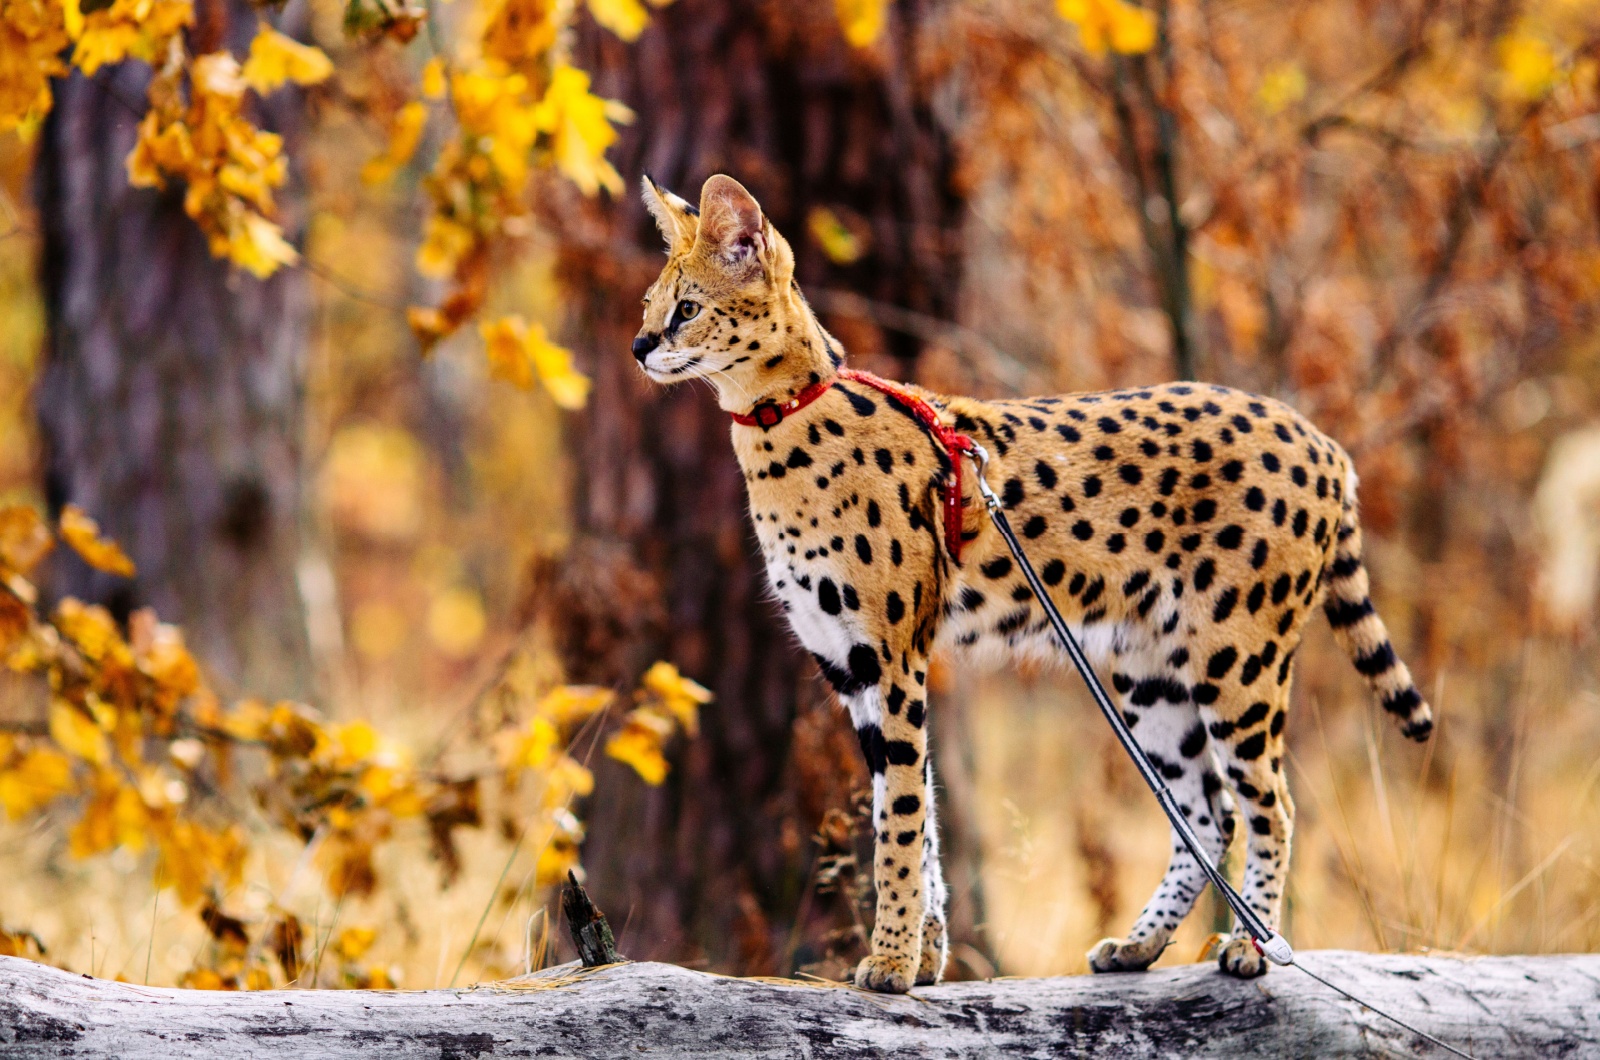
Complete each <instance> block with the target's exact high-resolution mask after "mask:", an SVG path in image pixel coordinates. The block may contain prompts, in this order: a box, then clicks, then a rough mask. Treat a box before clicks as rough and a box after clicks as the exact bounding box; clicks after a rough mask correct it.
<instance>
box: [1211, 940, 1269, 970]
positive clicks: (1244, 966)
mask: <svg viewBox="0 0 1600 1060" xmlns="http://www.w3.org/2000/svg"><path fill="white" fill-rule="evenodd" d="M1217 967H1218V968H1221V969H1222V970H1223V971H1224V972H1226V973H1228V974H1229V975H1232V976H1237V977H1238V978H1240V979H1254V978H1255V977H1256V976H1258V975H1266V974H1267V959H1266V957H1264V956H1262V954H1261V951H1260V950H1258V949H1256V943H1255V940H1254V939H1252V938H1251V937H1250V936H1249V935H1235V936H1234V937H1233V938H1231V939H1229V940H1228V941H1227V942H1224V943H1223V944H1222V949H1221V951H1219V952H1218V953H1217Z"/></svg>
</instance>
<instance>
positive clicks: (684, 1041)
mask: <svg viewBox="0 0 1600 1060" xmlns="http://www.w3.org/2000/svg"><path fill="white" fill-rule="evenodd" d="M1301 956H1302V957H1303V958H1304V960H1305V961H1306V964H1307V965H1308V966H1309V967H1312V968H1314V969H1315V970H1316V971H1317V972H1318V973H1320V974H1322V975H1325V976H1326V977H1328V978H1329V979H1330V980H1332V981H1334V982H1336V983H1338V984H1339V985H1340V986H1342V987H1344V988H1346V989H1348V990H1350V991H1352V992H1354V993H1356V994H1358V995H1361V996H1363V997H1365V998H1366V999H1368V1000H1370V1001H1371V1002H1373V1003H1374V1004H1377V1005H1381V1006H1383V1007H1384V1008H1386V1009H1387V1010H1388V1011H1390V1012H1392V1013H1394V1014H1395V1015H1397V1016H1400V1017H1401V1018H1402V1019H1405V1020H1407V1021H1408V1022H1410V1023H1412V1024H1413V1025H1415V1026H1417V1027H1418V1028H1420V1029H1422V1030H1425V1031H1427V1032H1429V1033H1431V1034H1434V1035H1437V1036H1438V1037H1439V1038H1441V1039H1443V1040H1444V1041H1447V1042H1449V1043H1450V1044H1451V1045H1454V1046H1456V1047H1457V1048H1460V1049H1463V1050H1465V1051H1466V1052H1468V1053H1471V1054H1473V1055H1474V1056H1477V1057H1483V1058H1488V1057H1494V1058H1496V1060H1508V1058H1516V1057H1530V1058H1531V1057H1539V1058H1541V1060H1549V1058H1552V1057H1580V1056H1585V1057H1592V1056H1600V955H1595V956H1568V957H1484V958H1479V959H1458V958H1452V957H1437V956H1428V957H1415V956H1394V955H1380V954H1366V953H1346V952H1340V951H1321V952H1309V953H1305V954H1302V955H1301ZM0 1055H3V1056H4V1057H6V1058H8V1060H43V1058H46V1057H51V1058H54V1057H77V1058H83V1057H118V1058H121V1060H147V1058H150V1060H180V1058H186V1057H197V1058H205V1060H219V1058H232V1057H278V1056H295V1057H327V1058H345V1057H348V1058H351V1060H358V1058H359V1060H368V1058H372V1057H384V1058H386V1060H388V1058H395V1060H399V1058H409V1057H417V1058H423V1057H426V1058H427V1060H441V1058H445V1060H471V1058H475V1057H497V1058H498V1057H519V1056H556V1057H569V1056H570V1057H583V1058H591V1057H609V1056H618V1057H620V1056H629V1057H636V1056H640V1055H648V1056H656V1057H696V1058H703V1057H819V1058H820V1057H900V1056H918V1057H1066V1056H1089V1055H1093V1056H1114V1057H1173V1056H1195V1057H1238V1056H1271V1057H1379V1056H1435V1055H1444V1054H1442V1053H1441V1052H1440V1051H1439V1050H1437V1049H1436V1048H1435V1047H1433V1046H1430V1045H1428V1044H1427V1043H1425V1042H1424V1041H1423V1040H1422V1039H1420V1038H1417V1037H1415V1036H1414V1035H1411V1034H1408V1033H1407V1032H1405V1031H1403V1030H1401V1029H1400V1028H1398V1027H1396V1026H1395V1025H1394V1024H1392V1023H1389V1022H1387V1021H1385V1020H1384V1019H1382V1018H1381V1017H1379V1016H1377V1015H1376V1014H1374V1013H1373V1012H1371V1011H1369V1010H1367V1009H1364V1008H1362V1007H1361V1006H1359V1005H1356V1004H1353V1003H1351V1002H1348V1001H1346V1000H1345V999H1343V998H1341V997H1339V996H1338V995H1337V994H1335V993H1333V992H1332V991H1330V990H1328V989H1327V988H1326V987H1324V986H1322V985H1320V984H1318V983H1317V982H1315V981H1313V980H1312V979H1311V978H1310V977H1309V976H1306V975H1303V974H1301V973H1300V972H1298V971H1296V970H1295V969H1293V968H1280V969H1274V970H1273V972H1272V974H1271V975H1268V976H1266V977H1265V978H1262V979H1257V980H1253V981H1250V982H1241V981H1239V980H1235V979H1230V978H1227V977H1225V976H1223V975H1221V974H1219V973H1218V972H1217V971H1216V969H1215V966H1213V965H1210V964H1205V965H1187V966H1180V967H1175V968H1164V969H1159V970H1156V971H1152V972H1147V973H1144V974H1129V975H1100V976H1073V977H1066V978H1058V979H998V980H992V981H988V982H975V983H950V984H947V985H943V986H936V987H927V988H921V989H918V990H916V991H914V992H913V994H912V995H910V996H905V997H890V996H886V995H882V994H870V993H866V992H864V991H859V990H855V989H853V988H849V987H844V986H830V985H824V984H806V983H800V982H795V981H790V980H765V979H732V978H725V977H722V976H716V975H708V974H706V973H703V972H693V971H688V970H686V969H683V968H677V967H674V966H671V965H665V964H650V963H645V964H621V965H611V966H607V967H602V968H594V969H581V968H579V967H578V966H577V965H576V964H573V965H564V966H562V967H560V968H554V969H551V970H549V971H546V972H543V973H539V974H537V975H534V976H526V977H522V978H519V979H513V980H508V981H506V982H502V983H494V984H487V985H481V986H477V987H474V988H471V989H465V990H420V991H374V990H347V991H335V990H320V991H312V990H270V991H261V992H257V993H243V994H238V993H221V992H213V991H201V990H170V989H158V988H153V987H143V986H134V985H130V984H126V983H116V982H109V981H106V980H102V979H92V978H89V977H88V976H78V975H73V974H71V973H68V972H63V971H60V970H58V969H55V968H50V967H47V966H45V965H41V964H35V963H33V962H30V961H25V960H20V959H17V958H11V957H0Z"/></svg>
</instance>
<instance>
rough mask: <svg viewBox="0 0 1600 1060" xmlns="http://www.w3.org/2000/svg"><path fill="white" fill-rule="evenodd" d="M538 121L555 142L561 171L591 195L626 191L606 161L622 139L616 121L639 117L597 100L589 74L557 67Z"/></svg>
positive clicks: (554, 153)
mask: <svg viewBox="0 0 1600 1060" xmlns="http://www.w3.org/2000/svg"><path fill="white" fill-rule="evenodd" d="M532 118H533V123H534V126H535V127H536V128H537V129H538V130H539V131H540V132H543V133H546V134H548V135H549V137H550V154H551V155H552V156H553V157H554V159H555V163H556V168H558V169H560V170H561V172H562V173H564V174H565V175H566V176H567V177H568V179H570V180H571V181H572V182H573V183H574V184H576V185H577V186H578V187H579V188H580V189H581V190H582V191H583V193H584V194H585V195H593V194H595V193H596V192H598V191H599V190H600V189H601V188H605V189H606V190H607V191H609V192H611V194H613V195H616V194H618V193H620V192H621V191H622V177H621V176H619V175H618V174H617V171H616V170H615V169H613V168H612V166H611V163H610V162H607V161H606V159H605V153H606V148H608V147H610V146H611V144H612V143H613V142H615V141H616V139H617V131H616V130H615V129H613V128H612V127H611V124H612V122H621V123H627V122H630V121H632V120H633V112H632V111H630V110H629V109H628V108H627V107H624V106H623V105H622V104H621V103H618V102H617V101H615V100H605V99H601V98H600V97H598V96H595V95H591V94H590V92H589V75H588V74H587V73H585V72H584V71H582V70H579V69H577V68H576V67H573V66H568V65H565V64H562V65H560V66H557V67H556V68H555V71H554V73H552V74H551V76H550V87H549V88H548V89H546V90H545V94H544V98H543V99H541V100H540V101H539V105H538V106H537V107H535V108H534V109H533V114H532Z"/></svg>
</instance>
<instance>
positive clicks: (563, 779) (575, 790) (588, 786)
mask: <svg viewBox="0 0 1600 1060" xmlns="http://www.w3.org/2000/svg"><path fill="white" fill-rule="evenodd" d="M545 785H546V786H545V793H544V804H545V805H546V806H549V807H556V806H568V805H570V804H571V802H572V800H573V799H581V798H584V797H585V796H587V795H589V794H590V793H592V792H593V791H594V774H593V773H591V772H589V770H588V768H587V767H586V766H584V765H583V763H581V762H579V761H577V760H576V759H574V758H572V757H571V756H570V755H561V756H560V757H558V758H557V759H556V760H555V761H554V762H551V763H550V768H549V769H548V770H547V771H546V773H545Z"/></svg>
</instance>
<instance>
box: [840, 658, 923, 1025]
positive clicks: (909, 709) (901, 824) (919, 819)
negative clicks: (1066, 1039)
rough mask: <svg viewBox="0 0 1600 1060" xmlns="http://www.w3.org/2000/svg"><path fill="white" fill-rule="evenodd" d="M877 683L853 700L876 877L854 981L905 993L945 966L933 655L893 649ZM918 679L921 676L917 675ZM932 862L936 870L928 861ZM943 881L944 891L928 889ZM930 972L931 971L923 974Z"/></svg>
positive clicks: (852, 713) (860, 692)
mask: <svg viewBox="0 0 1600 1060" xmlns="http://www.w3.org/2000/svg"><path fill="white" fill-rule="evenodd" d="M891 655H893V658H891V659H890V660H888V661H887V662H886V663H885V664H884V665H883V666H882V667H881V673H880V674H879V675H878V676H877V680H876V681H875V682H874V684H873V686H872V687H866V688H862V689H861V690H860V691H859V692H857V693H856V694H855V695H853V696H851V697H848V698H847V705H848V706H849V707H850V712H851V716H852V720H854V721H855V723H856V735H857V736H858V737H860V740H861V749H862V752H863V753H864V754H865V755H866V759H867V767H868V768H869V769H870V770H871V772H872V827H873V855H872V879H873V884H874V886H875V887H876V890H877V907H876V909H877V912H876V918H875V920H874V922H873V926H872V952H871V954H870V955H869V956H867V957H866V958H864V959H863V960H862V962H861V964H860V966H859V967H858V968H857V969H856V985H857V986H860V987H865V988H866V989H869V990H881V991H884V992H886V993H893V994H902V993H905V992H906V991H907V990H909V989H911V986H912V984H913V983H915V982H919V981H931V979H932V978H935V977H936V976H937V975H938V973H939V972H940V971H942V970H943V963H944V962H943V945H944V943H943V931H942V925H943V909H942V908H941V907H942V893H943V889H944V887H943V881H942V879H940V878H939V877H938V870H937V865H936V862H937V857H938V852H937V843H936V842H929V840H928V837H929V836H930V835H931V831H930V828H931V825H932V814H931V813H930V810H929V801H930V799H931V797H932V783H931V773H930V771H929V770H928V768H927V758H928V732H927V715H928V709H927V689H926V687H925V685H924V684H923V683H921V682H922V681H923V680H925V677H926V673H927V660H926V659H925V658H923V657H920V656H917V657H913V656H912V655H911V654H910V653H909V652H907V653H905V654H898V655H897V654H894V653H893V652H891ZM919 679H920V680H919ZM930 861H931V862H933V863H934V868H933V870H932V875H931V876H930V875H929V873H928V872H927V866H928V864H929V863H930ZM935 881H936V882H937V886H938V892H939V893H938V894H933V893H931V891H930V888H931V887H932V886H933V883H934V882H935ZM935 909H937V917H938V920H939V927H940V931H939V938H938V939H937V940H929V941H932V942H933V943H934V945H935V947H936V949H937V950H938V952H937V954H936V955H935V956H934V958H933V959H931V960H930V959H929V957H928V955H927V954H926V953H925V949H926V947H925V945H924V925H925V918H926V917H927V915H928V914H929V912H930V911H932V910H935ZM924 972H931V973H932V974H931V975H928V976H927V977H926V978H925V977H924V975H923V973H924Z"/></svg>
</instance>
